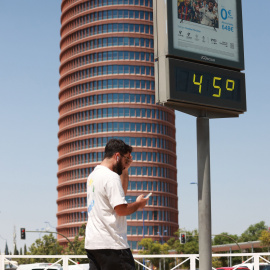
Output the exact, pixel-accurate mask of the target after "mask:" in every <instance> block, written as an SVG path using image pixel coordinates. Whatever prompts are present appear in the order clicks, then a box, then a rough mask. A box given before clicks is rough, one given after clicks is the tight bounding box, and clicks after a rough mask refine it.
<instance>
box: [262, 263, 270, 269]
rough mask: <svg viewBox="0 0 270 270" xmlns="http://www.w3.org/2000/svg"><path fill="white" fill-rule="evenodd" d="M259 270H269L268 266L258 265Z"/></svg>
mask: <svg viewBox="0 0 270 270" xmlns="http://www.w3.org/2000/svg"><path fill="white" fill-rule="evenodd" d="M260 270H270V264H268V265H260Z"/></svg>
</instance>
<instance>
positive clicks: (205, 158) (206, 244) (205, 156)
mask: <svg viewBox="0 0 270 270" xmlns="http://www.w3.org/2000/svg"><path fill="white" fill-rule="evenodd" d="M197 162H198V216H199V254H200V270H209V269H212V244H211V234H212V229H211V188H210V140H209V118H206V117H198V118H197Z"/></svg>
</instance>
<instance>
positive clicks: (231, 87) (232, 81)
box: [193, 74, 235, 97]
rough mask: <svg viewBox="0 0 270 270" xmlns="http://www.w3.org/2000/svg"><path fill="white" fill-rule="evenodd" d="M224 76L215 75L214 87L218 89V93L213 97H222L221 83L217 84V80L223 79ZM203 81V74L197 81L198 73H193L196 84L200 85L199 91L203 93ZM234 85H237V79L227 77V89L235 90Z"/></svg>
mask: <svg viewBox="0 0 270 270" xmlns="http://www.w3.org/2000/svg"><path fill="white" fill-rule="evenodd" d="M221 80H222V78H220V77H213V87H214V88H215V89H218V93H217V94H213V95H212V96H213V97H220V96H221V87H220V86H219V85H216V82H217V81H221ZM202 82H203V75H201V76H200V80H199V81H196V74H193V83H194V84H195V85H198V86H199V93H200V94H201V93H202ZM234 86H235V81H234V80H230V79H227V80H226V90H227V91H233V90H234Z"/></svg>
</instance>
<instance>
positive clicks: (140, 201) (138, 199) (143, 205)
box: [136, 194, 149, 209]
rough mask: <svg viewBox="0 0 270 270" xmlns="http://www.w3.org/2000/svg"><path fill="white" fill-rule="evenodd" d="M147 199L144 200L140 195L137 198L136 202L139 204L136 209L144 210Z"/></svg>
mask: <svg viewBox="0 0 270 270" xmlns="http://www.w3.org/2000/svg"><path fill="white" fill-rule="evenodd" d="M148 200H149V198H146V199H145V198H144V195H143V194H141V195H139V196H138V197H137V199H136V202H138V203H139V204H140V206H139V208H138V209H141V208H144V207H145V205H146V203H147V202H148Z"/></svg>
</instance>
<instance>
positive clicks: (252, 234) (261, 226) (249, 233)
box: [239, 221, 267, 242]
mask: <svg viewBox="0 0 270 270" xmlns="http://www.w3.org/2000/svg"><path fill="white" fill-rule="evenodd" d="M264 230H267V226H266V225H265V222H264V221H261V222H259V223H256V224H253V225H250V226H249V227H248V228H247V229H246V230H245V231H244V232H243V233H242V234H241V236H240V239H239V241H241V242H248V241H258V240H259V237H260V236H261V232H262V231H264Z"/></svg>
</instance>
